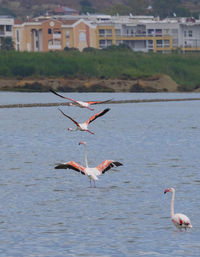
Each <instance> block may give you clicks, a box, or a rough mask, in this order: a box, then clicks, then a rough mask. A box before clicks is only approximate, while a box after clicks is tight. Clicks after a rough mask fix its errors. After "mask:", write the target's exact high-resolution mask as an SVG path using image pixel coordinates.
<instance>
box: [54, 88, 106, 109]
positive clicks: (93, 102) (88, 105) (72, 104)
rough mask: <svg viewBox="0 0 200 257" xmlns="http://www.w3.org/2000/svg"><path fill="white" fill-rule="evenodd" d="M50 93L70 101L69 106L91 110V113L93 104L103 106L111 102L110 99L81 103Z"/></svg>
mask: <svg viewBox="0 0 200 257" xmlns="http://www.w3.org/2000/svg"><path fill="white" fill-rule="evenodd" d="M50 91H51V92H52V93H53V94H55V95H57V96H60V97H62V98H65V99H67V100H70V101H72V102H71V103H69V105H70V106H78V107H81V108H88V109H89V110H91V111H94V109H92V108H91V107H90V105H93V104H103V103H107V102H109V101H111V99H109V100H105V101H90V102H82V101H77V100H74V99H72V98H68V97H65V96H62V95H60V94H58V93H57V92H55V91H54V90H52V89H50Z"/></svg>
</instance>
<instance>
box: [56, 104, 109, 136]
mask: <svg viewBox="0 0 200 257" xmlns="http://www.w3.org/2000/svg"><path fill="white" fill-rule="evenodd" d="M58 110H59V111H60V112H61V113H62V114H63V115H64V116H65V117H67V118H69V119H70V120H71V121H73V122H74V123H75V125H76V128H75V129H72V128H68V130H70V131H76V130H81V131H87V132H89V133H91V134H94V132H92V131H91V130H89V129H88V125H89V124H90V123H91V122H92V121H94V120H95V119H96V118H98V117H100V116H102V115H104V114H105V113H107V112H108V111H109V110H110V108H106V109H105V110H103V111H101V112H98V113H96V114H94V115H93V116H92V117H90V118H89V119H88V120H87V121H86V122H84V123H78V122H77V121H75V120H74V119H73V118H71V117H70V116H68V115H67V114H65V113H64V112H63V111H62V110H61V109H59V108H58Z"/></svg>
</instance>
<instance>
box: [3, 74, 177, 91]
mask: <svg viewBox="0 0 200 257" xmlns="http://www.w3.org/2000/svg"><path fill="white" fill-rule="evenodd" d="M50 88H52V89H54V90H56V91H59V92H176V91H178V90H179V85H177V83H176V82H175V81H174V80H172V79H171V78H170V77H169V76H167V75H164V74H159V75H155V76H152V77H150V78H137V79H127V78H124V79H103V78H102V79H96V78H94V79H80V78H76V79H68V78H40V79H39V78H23V79H0V90H1V91H17V92H48V91H49V89H50Z"/></svg>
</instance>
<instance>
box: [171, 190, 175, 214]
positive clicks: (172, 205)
mask: <svg viewBox="0 0 200 257" xmlns="http://www.w3.org/2000/svg"><path fill="white" fill-rule="evenodd" d="M174 198H175V190H173V191H172V200H171V217H172V218H173V216H174Z"/></svg>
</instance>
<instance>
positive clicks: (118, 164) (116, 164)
mask: <svg viewBox="0 0 200 257" xmlns="http://www.w3.org/2000/svg"><path fill="white" fill-rule="evenodd" d="M113 163H114V164H115V166H117V167H118V166H123V164H122V163H121V162H113Z"/></svg>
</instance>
